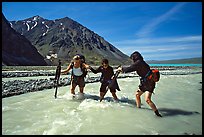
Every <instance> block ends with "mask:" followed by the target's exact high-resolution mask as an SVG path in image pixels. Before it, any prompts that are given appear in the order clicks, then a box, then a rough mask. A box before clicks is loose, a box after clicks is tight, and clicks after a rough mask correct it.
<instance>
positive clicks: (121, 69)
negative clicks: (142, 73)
mask: <svg viewBox="0 0 204 137" xmlns="http://www.w3.org/2000/svg"><path fill="white" fill-rule="evenodd" d="M136 68H137V67H136V65H135V64H132V65H130V66H129V67H119V68H118V69H117V71H120V72H123V73H128V72H133V71H136Z"/></svg>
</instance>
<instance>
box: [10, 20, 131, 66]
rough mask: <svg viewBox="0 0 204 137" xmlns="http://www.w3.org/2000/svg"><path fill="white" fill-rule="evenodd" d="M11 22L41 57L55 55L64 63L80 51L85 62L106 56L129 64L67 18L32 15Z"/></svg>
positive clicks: (48, 57) (85, 29)
mask: <svg viewBox="0 0 204 137" xmlns="http://www.w3.org/2000/svg"><path fill="white" fill-rule="evenodd" d="M10 25H11V27H12V28H14V29H15V30H16V31H17V32H19V33H20V34H21V35H24V36H25V37H26V38H27V39H28V40H29V41H30V42H31V43H32V44H33V45H34V46H35V47H36V48H37V49H38V51H39V52H40V53H41V55H42V56H43V57H44V58H47V59H48V60H51V61H53V60H54V59H53V58H54V56H57V58H58V59H61V60H62V63H63V64H64V63H69V61H70V60H71V58H72V57H73V56H74V55H75V54H83V55H84V56H85V57H86V62H87V63H89V64H94V65H99V64H100V62H101V59H102V58H107V59H109V61H110V64H112V65H117V64H129V63H130V59H129V57H128V56H127V55H125V54H123V53H122V52H121V51H119V50H118V49H117V48H115V47H114V46H113V45H111V44H110V43H108V42H107V41H105V40H104V38H102V37H100V36H99V35H97V34H96V33H94V32H93V31H91V30H89V29H87V28H86V27H84V26H82V25H81V24H79V23H77V22H76V21H74V20H72V19H70V18H68V17H65V18H62V19H56V20H47V19H43V18H42V17H40V16H34V17H31V18H28V19H25V20H21V21H11V22H10ZM51 57H53V58H51ZM52 63H54V62H52Z"/></svg>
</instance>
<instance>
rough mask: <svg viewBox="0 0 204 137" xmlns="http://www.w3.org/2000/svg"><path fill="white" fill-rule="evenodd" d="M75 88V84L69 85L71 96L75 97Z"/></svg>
mask: <svg viewBox="0 0 204 137" xmlns="http://www.w3.org/2000/svg"><path fill="white" fill-rule="evenodd" d="M75 88H76V84H74V83H72V84H71V89H70V90H71V94H72V95H75Z"/></svg>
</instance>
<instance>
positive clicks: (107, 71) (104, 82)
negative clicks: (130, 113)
mask: <svg viewBox="0 0 204 137" xmlns="http://www.w3.org/2000/svg"><path fill="white" fill-rule="evenodd" d="M89 69H90V70H91V71H92V72H93V73H94V74H96V73H99V72H101V73H102V74H101V78H100V82H101V87H100V102H101V101H102V99H103V98H104V96H105V94H106V93H107V90H108V85H109V84H110V82H111V80H112V78H113V75H114V71H113V68H112V67H111V66H110V65H109V62H108V59H102V63H101V66H99V67H98V68H97V69H96V70H95V69H93V68H92V67H91V66H89ZM116 84H117V82H116ZM116 86H117V87H116V88H114V87H111V88H110V92H111V93H112V96H113V98H114V100H115V101H118V97H117V95H116V89H117V90H119V87H118V85H116Z"/></svg>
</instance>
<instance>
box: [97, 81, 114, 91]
mask: <svg viewBox="0 0 204 137" xmlns="http://www.w3.org/2000/svg"><path fill="white" fill-rule="evenodd" d="M108 84H109V83H108V82H106V83H102V84H101V87H100V92H106V90H107V88H108ZM110 92H116V89H113V88H110Z"/></svg>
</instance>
